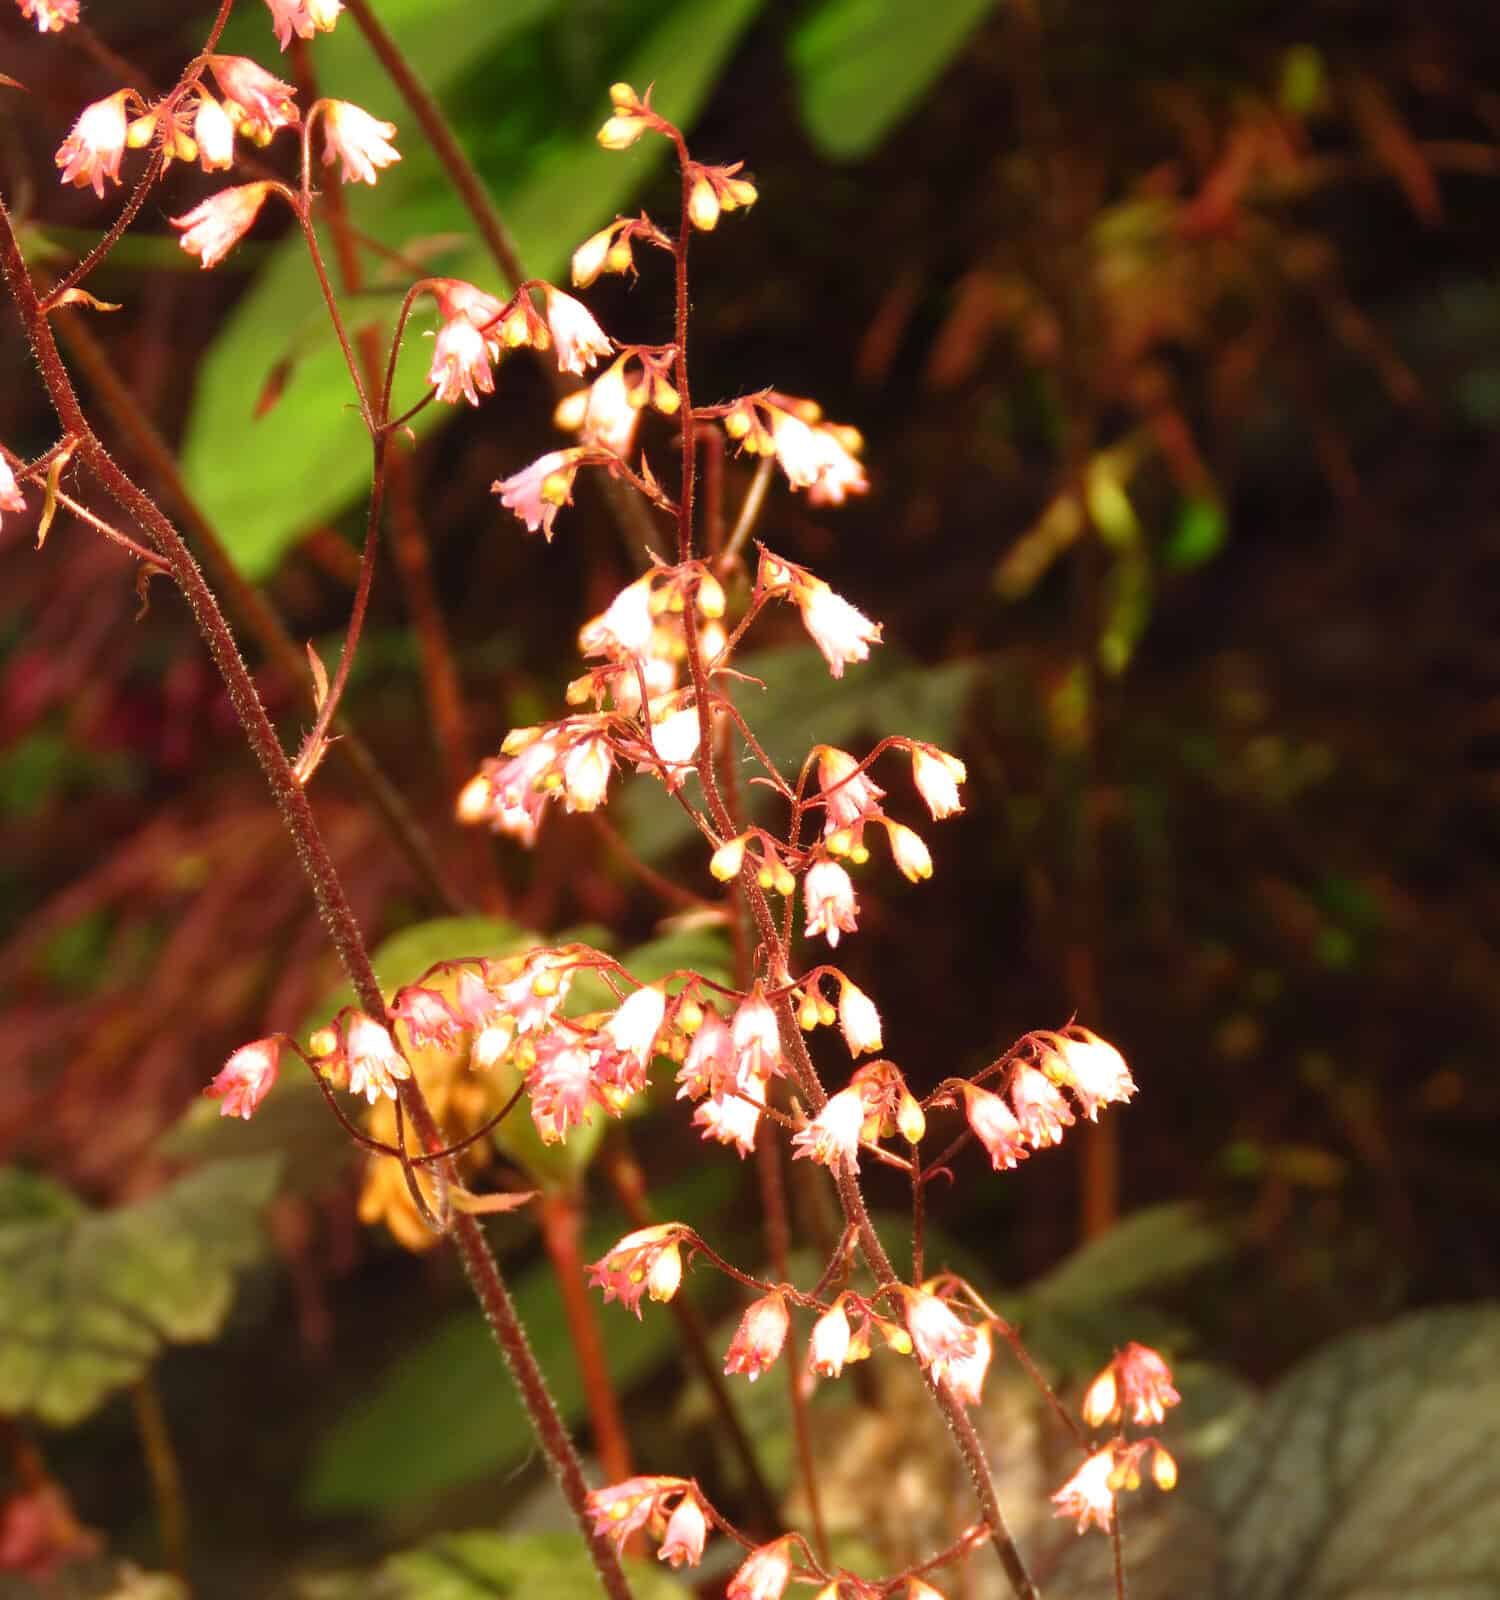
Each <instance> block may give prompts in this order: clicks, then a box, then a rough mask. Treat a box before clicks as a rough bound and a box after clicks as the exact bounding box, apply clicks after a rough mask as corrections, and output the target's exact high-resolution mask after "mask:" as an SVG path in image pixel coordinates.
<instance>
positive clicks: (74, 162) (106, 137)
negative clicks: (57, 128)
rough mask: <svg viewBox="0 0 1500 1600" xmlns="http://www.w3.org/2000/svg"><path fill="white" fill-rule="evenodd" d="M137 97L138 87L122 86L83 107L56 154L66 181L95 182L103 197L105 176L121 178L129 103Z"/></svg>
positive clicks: (116, 180)
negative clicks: (127, 106) (116, 90)
mask: <svg viewBox="0 0 1500 1600" xmlns="http://www.w3.org/2000/svg"><path fill="white" fill-rule="evenodd" d="M133 98H135V91H134V90H132V89H121V90H119V91H118V92H117V93H115V94H112V95H109V96H108V97H107V98H106V99H103V100H96V101H94V103H93V104H92V105H88V106H85V107H84V108H83V110H82V112H80V113H79V117H78V120H77V121H76V122H75V123H74V124H73V130H72V132H71V133H69V135H68V137H67V138H66V139H64V140H63V142H62V143H61V144H60V145H59V146H58V147H57V154H56V155H55V156H53V158H52V159H53V160H54V161H55V162H56V163H57V165H58V167H59V168H60V169H61V171H60V174H59V176H60V178H61V181H62V182H63V183H71V184H74V185H75V186H76V187H78V188H80V189H82V188H84V187H85V186H86V185H92V186H93V190H94V193H95V194H96V195H98V196H99V198H100V199H101V200H102V199H103V198H104V180H105V179H106V178H108V179H109V181H110V182H111V183H118V182H119V181H120V161H121V158H122V157H123V156H124V154H125V133H126V116H125V107H126V103H127V102H128V101H129V100H131V99H133Z"/></svg>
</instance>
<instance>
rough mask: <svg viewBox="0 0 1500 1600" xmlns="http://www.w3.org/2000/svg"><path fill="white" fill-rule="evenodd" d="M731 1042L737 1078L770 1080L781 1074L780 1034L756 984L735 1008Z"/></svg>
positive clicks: (768, 1005) (762, 993)
mask: <svg viewBox="0 0 1500 1600" xmlns="http://www.w3.org/2000/svg"><path fill="white" fill-rule="evenodd" d="M730 1040H731V1043H732V1046H733V1049H734V1059H735V1067H736V1070H737V1072H738V1074H739V1076H740V1077H742V1078H744V1077H772V1076H774V1075H775V1074H776V1073H779V1072H780V1071H781V1030H780V1028H779V1027H778V1025H777V1022H776V1013H775V1011H773V1010H772V1009H771V1005H770V1003H769V1002H768V1001H767V999H766V997H765V993H764V991H763V990H762V989H761V986H760V985H759V984H758V983H757V984H756V985H755V986H754V987H753V988H752V989H751V991H750V993H749V994H747V995H746V996H745V998H744V999H743V1000H742V1001H740V1003H739V1005H738V1006H736V1007H735V1012H734V1020H733V1022H732V1023H731V1024H730Z"/></svg>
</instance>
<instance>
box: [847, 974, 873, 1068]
mask: <svg viewBox="0 0 1500 1600" xmlns="http://www.w3.org/2000/svg"><path fill="white" fill-rule="evenodd" d="M839 1028H840V1030H841V1031H842V1033H843V1035H844V1043H845V1044H847V1045H848V1046H849V1054H850V1055H851V1056H859V1055H864V1054H866V1053H867V1052H869V1051H872V1050H878V1049H880V1045H881V1038H880V1013H879V1012H878V1011H877V1010H876V1009H875V1002H874V1001H873V1000H872V999H871V998H870V997H869V995H867V994H866V993H865V991H864V990H863V989H861V988H859V987H858V985H856V984H852V983H850V982H849V980H848V979H847V978H845V979H844V981H843V986H842V987H841V988H840V990H839Z"/></svg>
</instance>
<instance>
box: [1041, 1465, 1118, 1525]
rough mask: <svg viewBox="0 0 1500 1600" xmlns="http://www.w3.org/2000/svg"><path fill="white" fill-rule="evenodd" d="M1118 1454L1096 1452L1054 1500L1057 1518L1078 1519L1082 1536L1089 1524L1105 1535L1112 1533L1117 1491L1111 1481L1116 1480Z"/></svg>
mask: <svg viewBox="0 0 1500 1600" xmlns="http://www.w3.org/2000/svg"><path fill="white" fill-rule="evenodd" d="M1114 1470H1115V1453H1114V1448H1113V1446H1106V1447H1105V1448H1104V1449H1103V1450H1098V1451H1096V1452H1095V1453H1094V1454H1093V1455H1091V1456H1090V1457H1089V1458H1088V1460H1087V1461H1085V1462H1084V1464H1083V1465H1082V1466H1081V1467H1080V1468H1079V1469H1078V1471H1077V1472H1075V1473H1074V1474H1073V1476H1072V1477H1071V1478H1069V1479H1068V1481H1067V1482H1066V1483H1065V1484H1064V1485H1063V1486H1062V1488H1061V1489H1059V1490H1058V1491H1057V1493H1056V1494H1054V1495H1053V1496H1052V1499H1053V1502H1054V1503H1055V1504H1056V1506H1057V1510H1056V1512H1054V1513H1053V1514H1054V1515H1055V1516H1059V1517H1076V1518H1077V1519H1078V1531H1079V1533H1082V1532H1083V1531H1084V1529H1085V1528H1087V1527H1088V1525H1089V1523H1090V1522H1092V1523H1094V1524H1095V1525H1096V1526H1097V1527H1099V1528H1100V1529H1101V1530H1102V1531H1103V1532H1105V1533H1108V1532H1109V1525H1110V1521H1111V1519H1112V1518H1113V1516H1114V1514H1115V1491H1114V1489H1113V1488H1112V1487H1111V1484H1110V1479H1111V1478H1112V1477H1113V1476H1114Z"/></svg>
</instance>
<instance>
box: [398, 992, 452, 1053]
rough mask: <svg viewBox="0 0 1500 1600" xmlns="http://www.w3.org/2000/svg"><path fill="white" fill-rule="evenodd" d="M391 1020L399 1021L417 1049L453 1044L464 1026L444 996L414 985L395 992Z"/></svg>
mask: <svg viewBox="0 0 1500 1600" xmlns="http://www.w3.org/2000/svg"><path fill="white" fill-rule="evenodd" d="M391 1021H392V1022H399V1023H400V1024H401V1025H402V1026H403V1027H404V1028H405V1029H406V1037H407V1038H408V1039H409V1040H410V1041H411V1045H412V1048H413V1049H415V1050H424V1049H426V1048H427V1046H428V1045H434V1044H438V1045H451V1044H453V1043H454V1041H455V1040H456V1039H457V1038H458V1035H459V1032H460V1030H461V1029H462V1028H463V1025H464V1024H463V1019H462V1018H461V1017H460V1016H459V1015H458V1014H457V1013H456V1012H455V1011H454V1010H452V1008H451V1007H450V1006H449V1005H448V1002H447V1001H446V1000H444V999H443V997H442V995H440V994H439V993H438V992H437V991H436V990H435V989H424V988H423V987H422V986H421V985H420V984H415V983H409V984H407V986H406V987H405V988H404V989H398V990H397V991H396V998H395V1000H394V1001H393V1002H392V1004H391Z"/></svg>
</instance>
